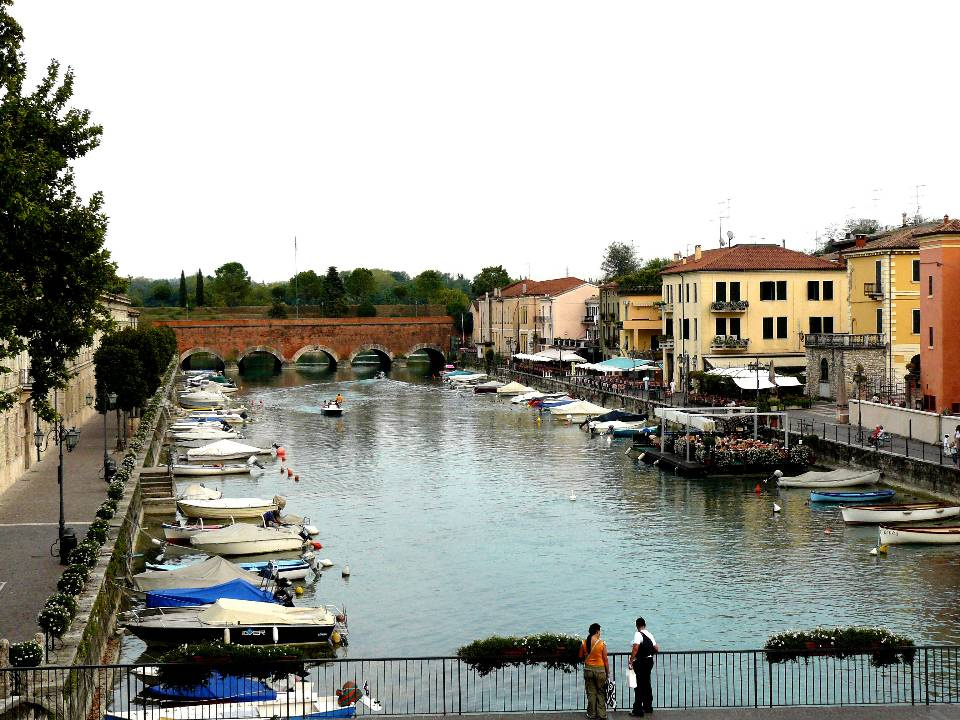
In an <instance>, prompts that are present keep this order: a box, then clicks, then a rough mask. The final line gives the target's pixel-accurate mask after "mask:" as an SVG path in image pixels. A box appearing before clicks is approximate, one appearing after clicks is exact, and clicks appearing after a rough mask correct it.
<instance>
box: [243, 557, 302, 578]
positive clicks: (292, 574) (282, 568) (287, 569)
mask: <svg viewBox="0 0 960 720" xmlns="http://www.w3.org/2000/svg"><path fill="white" fill-rule="evenodd" d="M237 565H239V566H240V567H242V568H243V569H244V570H247V571H249V572H254V573H260V571H262V570H266V569H267V568H268V567H269V566H272V567H270V570H273V571H274V572H276V574H277V577H282V578H285V579H287V580H303V579H304V578H305V577H307V573H309V572H310V564H309V563H308V562H306V561H305V560H269V561H266V562H243V563H237Z"/></svg>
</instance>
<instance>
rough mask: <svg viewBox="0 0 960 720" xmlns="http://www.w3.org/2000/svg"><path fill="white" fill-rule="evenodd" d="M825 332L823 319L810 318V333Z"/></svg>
mask: <svg viewBox="0 0 960 720" xmlns="http://www.w3.org/2000/svg"><path fill="white" fill-rule="evenodd" d="M822 332H823V320H822V318H818V317H811V318H810V334H811V335H819V334H820V333H822Z"/></svg>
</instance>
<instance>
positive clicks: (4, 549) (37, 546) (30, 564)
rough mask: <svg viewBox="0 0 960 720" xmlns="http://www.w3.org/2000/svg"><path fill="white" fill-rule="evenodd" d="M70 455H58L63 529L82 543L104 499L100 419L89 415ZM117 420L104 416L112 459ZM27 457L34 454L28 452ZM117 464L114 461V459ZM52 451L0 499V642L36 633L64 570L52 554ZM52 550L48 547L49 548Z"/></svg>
mask: <svg viewBox="0 0 960 720" xmlns="http://www.w3.org/2000/svg"><path fill="white" fill-rule="evenodd" d="M79 430H80V440H79V442H78V443H77V447H76V448H75V449H74V451H73V452H67V451H66V448H64V453H63V465H64V471H63V478H64V483H63V504H64V518H65V520H66V525H67V527H72V528H73V529H74V531H75V532H76V534H77V539H78V540H82V539H83V536H84V535H85V534H86V531H87V526H88V525H89V524H90V522H91V521H92V520H93V517H94V513H95V512H96V511H97V508H98V507H99V506H100V504H101V503H102V502H103V501H104V499H105V498H106V485H105V483H104V481H103V440H104V433H103V416H102V415H96V414H94V415H91V417H90V419H89V420H88V421H87V422H86V423H84V424H83V425H82V426H80V427H79ZM116 436H117V420H116V414H115V413H108V414H107V449H108V452H110V453H111V456H113V450H114V448H115V447H116ZM31 452H36V449H35V448H31ZM115 459H116V458H115ZM58 463H59V455H58V452H57V446H56V445H55V444H54V442H53V439H52V438H51V439H50V442H49V445H48V446H47V449H46V452H44V453H43V454H42V457H41V460H40V462H39V463H36V464H34V465H33V467H31V468H30V469H29V470H28V471H27V472H25V473H24V474H23V475H22V476H21V477H20V479H18V480H17V481H16V482H15V483H14V484H13V485H11V486H10V487H9V488H8V489H7V490H6V492H4V493H3V494H0V638H7V639H8V640H10V641H11V642H19V641H23V640H29V639H31V638H32V637H33V635H34V633H36V632H39V630H40V629H39V627H38V626H37V613H38V612H39V611H40V608H41V607H42V606H43V603H44V601H45V600H46V599H47V597H48V596H49V595H50V594H51V593H54V592H56V589H57V580H58V579H59V577H60V573H61V572H63V567H62V566H61V565H60V558H59V556H54V555H51V549H52V551H53V552H56V550H57V548H56V546H54V543H55V542H56V541H57V525H58V520H59V513H60V510H59V492H58V489H57V465H58ZM51 546H53V547H52V548H51Z"/></svg>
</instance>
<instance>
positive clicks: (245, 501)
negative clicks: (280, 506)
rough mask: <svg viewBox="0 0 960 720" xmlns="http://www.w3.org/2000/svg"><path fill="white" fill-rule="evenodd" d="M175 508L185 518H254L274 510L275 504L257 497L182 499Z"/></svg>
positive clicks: (272, 501)
mask: <svg viewBox="0 0 960 720" xmlns="http://www.w3.org/2000/svg"><path fill="white" fill-rule="evenodd" d="M177 508H178V509H179V510H180V512H181V513H183V514H184V515H185V516H187V517H192V518H213V519H217V518H222V519H227V518H256V517H260V516H261V515H263V514H264V513H265V512H268V511H269V510H276V509H277V503H276V502H275V501H274V500H265V499H264V498H257V497H245V498H220V499H218V500H202V499H183V500H177Z"/></svg>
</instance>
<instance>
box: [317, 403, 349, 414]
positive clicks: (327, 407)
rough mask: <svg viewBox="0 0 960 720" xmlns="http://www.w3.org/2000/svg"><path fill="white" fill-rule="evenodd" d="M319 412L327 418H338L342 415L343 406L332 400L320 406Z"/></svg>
mask: <svg viewBox="0 0 960 720" xmlns="http://www.w3.org/2000/svg"><path fill="white" fill-rule="evenodd" d="M320 412H321V413H322V414H323V415H326V416H327V417H340V416H341V415H343V406H342V405H341V404H340V403H338V402H335V401H333V400H328V401H327V402H325V403H324V404H323V405H321V406H320Z"/></svg>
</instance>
